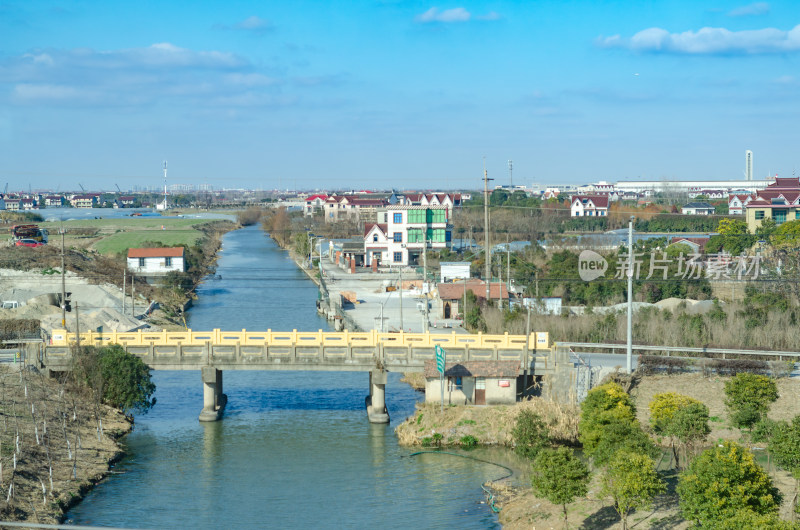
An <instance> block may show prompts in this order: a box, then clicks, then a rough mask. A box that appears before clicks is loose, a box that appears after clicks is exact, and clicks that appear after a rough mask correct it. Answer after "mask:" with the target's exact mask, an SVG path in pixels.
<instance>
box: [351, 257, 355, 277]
mask: <svg viewBox="0 0 800 530" xmlns="http://www.w3.org/2000/svg"><path fill="white" fill-rule="evenodd" d="M355 273H356V257H355V256H353V257H352V258H351V259H350V274H355Z"/></svg>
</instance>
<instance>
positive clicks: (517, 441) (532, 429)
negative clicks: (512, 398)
mask: <svg viewBox="0 0 800 530" xmlns="http://www.w3.org/2000/svg"><path fill="white" fill-rule="evenodd" d="M511 436H512V437H513V439H514V451H515V452H516V453H517V454H518V455H520V456H524V457H525V458H530V459H533V458H535V457H536V455H537V454H539V451H541V450H542V449H544V448H545V447H547V446H549V445H550V437H549V436H548V434H547V426H546V425H545V424H544V422H543V421H542V417H541V416H539V415H538V414H536V413H535V412H533V411H531V410H523V411H522V412H520V413H519V416H517V424H516V425H515V426H514V429H513V430H512V431H511Z"/></svg>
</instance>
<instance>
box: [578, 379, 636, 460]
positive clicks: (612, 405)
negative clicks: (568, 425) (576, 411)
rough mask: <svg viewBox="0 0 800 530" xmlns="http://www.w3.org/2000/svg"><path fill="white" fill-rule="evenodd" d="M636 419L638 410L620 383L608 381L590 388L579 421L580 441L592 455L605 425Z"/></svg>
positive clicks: (629, 421) (582, 404) (588, 453)
mask: <svg viewBox="0 0 800 530" xmlns="http://www.w3.org/2000/svg"><path fill="white" fill-rule="evenodd" d="M634 421H636V410H635V408H634V406H633V402H632V401H631V397H630V396H629V395H628V394H627V393H625V391H624V390H623V389H622V387H621V386H620V385H619V384H617V383H606V384H604V385H600V386H598V387H596V388H593V389H592V390H590V391H589V393H588V394H587V395H586V399H584V400H583V403H581V419H580V422H579V423H578V431H579V433H580V441H581V443H582V444H583V448H584V450H585V451H586V454H587V455H589V456H591V455H592V454H593V453H594V451H595V449H596V448H597V445H598V444H599V443H600V437H601V436H602V431H603V427H604V426H605V425H608V424H610V423H620V422H623V423H624V422H628V423H632V422H634Z"/></svg>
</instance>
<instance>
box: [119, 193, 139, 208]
mask: <svg viewBox="0 0 800 530" xmlns="http://www.w3.org/2000/svg"><path fill="white" fill-rule="evenodd" d="M135 203H136V197H134V196H133V195H122V196H120V197H117V199H115V200H114V208H133V205H134V204H135Z"/></svg>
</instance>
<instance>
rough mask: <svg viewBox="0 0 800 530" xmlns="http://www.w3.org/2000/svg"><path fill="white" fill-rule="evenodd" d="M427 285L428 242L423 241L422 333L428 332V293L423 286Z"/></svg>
mask: <svg viewBox="0 0 800 530" xmlns="http://www.w3.org/2000/svg"><path fill="white" fill-rule="evenodd" d="M427 284H428V241H427V240H425V248H423V249H422V297H423V298H424V300H423V303H424V304H425V322H424V323H423V324H424V326H423V329H422V331H423V332H425V333H427V332H428V293H426V292H425V286H426V285H427Z"/></svg>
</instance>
